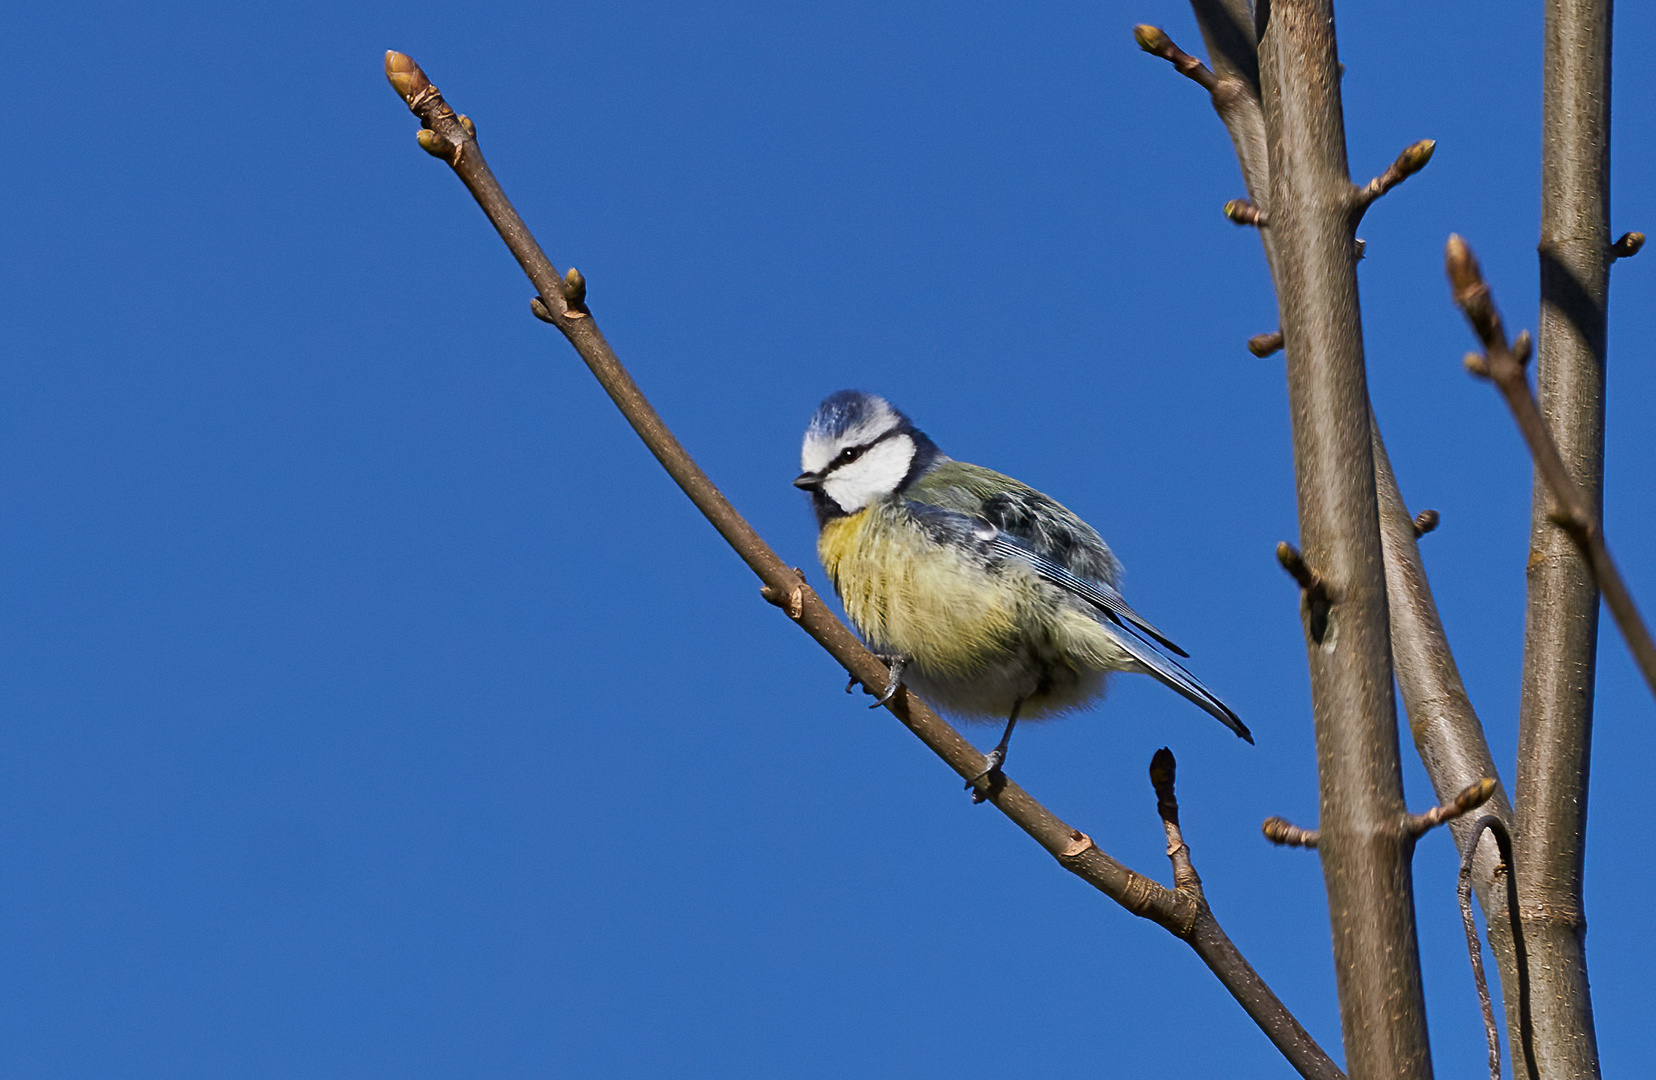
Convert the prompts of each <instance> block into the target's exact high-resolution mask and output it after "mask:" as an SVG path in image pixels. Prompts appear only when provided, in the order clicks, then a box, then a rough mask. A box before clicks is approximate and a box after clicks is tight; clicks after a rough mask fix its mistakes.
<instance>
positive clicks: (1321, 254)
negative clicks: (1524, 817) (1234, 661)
mask: <svg viewBox="0 0 1656 1080" xmlns="http://www.w3.org/2000/svg"><path fill="white" fill-rule="evenodd" d="M1256 10H1257V16H1258V18H1259V25H1260V26H1261V31H1260V34H1259V77H1260V89H1261V100H1262V101H1263V103H1264V108H1265V130H1266V135H1267V138H1268V145H1269V151H1270V162H1271V166H1270V183H1271V194H1270V199H1269V202H1268V204H1267V205H1268V207H1269V210H1270V227H1269V229H1267V230H1265V231H1266V232H1267V233H1269V234H1270V235H1271V237H1272V238H1273V242H1274V244H1275V255H1274V258H1273V266H1272V270H1273V272H1274V273H1275V275H1276V287H1277V300H1278V304H1279V306H1280V308H1281V316H1282V321H1281V326H1282V332H1283V336H1284V338H1285V340H1286V341H1287V343H1288V349H1287V352H1288V358H1287V362H1286V364H1285V367H1286V371H1287V379H1288V399H1289V415H1290V416H1291V417H1292V420H1293V444H1294V476H1295V486H1296V495H1297V502H1298V509H1299V526H1300V542H1301V543H1302V544H1303V546H1304V550H1305V560H1306V561H1307V562H1308V563H1309V564H1310V565H1312V566H1314V567H1316V571H1317V575H1318V576H1319V577H1320V578H1321V579H1322V580H1324V581H1325V582H1327V592H1328V595H1329V597H1330V598H1331V600H1332V603H1331V604H1330V605H1329V610H1328V616H1327V625H1326V626H1323V627H1318V626H1317V625H1315V623H1314V622H1313V621H1312V620H1311V618H1310V616H1312V615H1314V614H1315V609H1314V608H1311V607H1309V606H1307V608H1306V610H1305V614H1306V615H1307V616H1308V618H1307V621H1306V661H1307V666H1308V668H1309V669H1310V676H1311V703H1312V721H1313V731H1314V732H1315V735H1316V743H1317V774H1318V775H1317V784H1318V796H1319V797H1318V803H1319V806H1318V828H1317V833H1318V842H1317V851H1318V854H1319V856H1320V858H1321V860H1322V866H1323V883H1324V886H1325V888H1326V889H1327V893H1328V912H1329V921H1330V924H1331V927H1332V931H1333V942H1334V970H1335V973H1336V979H1337V986H1338V989H1339V996H1340V1027H1341V1031H1342V1032H1343V1033H1344V1037H1345V1048H1346V1062H1347V1064H1348V1066H1349V1067H1350V1069H1351V1072H1352V1074H1353V1075H1354V1076H1359V1077H1364V1078H1368V1077H1381V1076H1384V1077H1388V1078H1391V1080H1425V1078H1426V1077H1429V1076H1430V1075H1431V1059H1430V1053H1429V1048H1428V1044H1427V1036H1426V1002H1425V993H1424V990H1423V989H1422V986H1421V979H1420V948H1419V939H1418V936H1417V934H1416V930H1415V912H1414V904H1413V900H1412V895H1411V894H1412V881H1413V868H1412V866H1411V865H1410V854H1411V849H1412V847H1413V844H1412V842H1411V841H1410V840H1409V839H1408V837H1406V836H1405V835H1403V832H1402V830H1401V828H1400V827H1399V823H1400V822H1401V821H1402V820H1403V817H1404V815H1405V814H1406V813H1407V810H1406V807H1405V804H1404V801H1403V785H1402V760H1401V749H1400V747H1399V744H1398V738H1397V707H1396V700H1395V698H1394V697H1393V692H1392V686H1393V670H1392V663H1391V640H1390V623H1389V618H1388V614H1387V596H1386V581H1385V568H1384V558H1383V554H1382V542H1381V539H1380V521H1379V511H1378V508H1377V502H1376V490H1375V473H1374V456H1373V450H1372V447H1371V437H1370V427H1371V424H1370V421H1369V399H1368V376H1367V371H1366V365H1365V360H1364V355H1363V333H1362V320H1361V314H1360V312H1361V298H1360V296H1359V293H1358V288H1357V259H1356V253H1355V251H1354V250H1353V248H1354V245H1353V243H1352V241H1353V239H1354V237H1353V232H1352V229H1353V224H1354V222H1353V215H1352V213H1351V212H1350V199H1351V192H1352V183H1351V171H1350V168H1349V165H1348V161H1347V157H1346V144H1345V127H1344V121H1343V116H1342V106H1341V101H1340V77H1339V60H1338V57H1337V49H1336V47H1335V41H1334V9H1333V3H1332V0H1272V2H1271V3H1270V4H1269V5H1264V4H1261V5H1258V6H1257V9H1256ZM1304 595H1305V596H1306V597H1307V598H1309V596H1310V594H1309V592H1307V593H1306V594H1304ZM1319 631H1320V633H1319ZM1376 882H1386V883H1387V888H1385V889H1381V890H1377V889H1375V888H1374V884H1375V883H1376Z"/></svg>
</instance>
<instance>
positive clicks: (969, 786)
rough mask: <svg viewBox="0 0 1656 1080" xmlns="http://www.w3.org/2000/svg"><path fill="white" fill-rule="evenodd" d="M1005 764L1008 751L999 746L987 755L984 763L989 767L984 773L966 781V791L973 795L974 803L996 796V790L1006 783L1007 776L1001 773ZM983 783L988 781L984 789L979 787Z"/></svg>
mask: <svg viewBox="0 0 1656 1080" xmlns="http://www.w3.org/2000/svg"><path fill="white" fill-rule="evenodd" d="M1005 762H1006V751H1005V750H1003V749H1001V748H1000V747H998V746H997V747H995V748H994V749H993V750H991V751H989V753H988V754H987V755H985V757H984V763H985V765H986V766H987V767H986V768H985V769H984V770H983V771H982V772H980V773H978V774H977V775H976V776H974V777H972V778H971V779H970V780H968V781H966V790H967V791H970V792H971V793H972V801H973V802H974V803H980V802H983V801H984V800H985V799H987V798H988V797H989V796H990V795H992V794H994V793H995V791H996V789H998V788H999V787H1000V786H1001V785H1002V784H1005V783H1006V774H1005V773H1003V772H1001V766H1002V765H1003V764H1005ZM983 781H986V783H984V784H983V786H982V787H978V784H979V782H983Z"/></svg>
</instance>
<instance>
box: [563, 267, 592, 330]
mask: <svg viewBox="0 0 1656 1080" xmlns="http://www.w3.org/2000/svg"><path fill="white" fill-rule="evenodd" d="M586 292H587V285H586V278H584V277H582V276H581V272H580V271H579V270H577V269H575V268H574V267H573V266H571V267H570V268H569V270H568V272H566V273H565V274H564V279H563V293H564V303H565V304H567V305H568V307H569V310H568V311H566V312H565V313H564V314H565V315H566V316H567V317H568V318H571V319H584V318H586V317H587V316H588V315H589V314H591V312H589V311H588V310H587V306H586Z"/></svg>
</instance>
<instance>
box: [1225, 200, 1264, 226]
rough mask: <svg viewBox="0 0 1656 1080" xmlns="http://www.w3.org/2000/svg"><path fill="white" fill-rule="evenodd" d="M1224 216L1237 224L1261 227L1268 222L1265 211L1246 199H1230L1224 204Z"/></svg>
mask: <svg viewBox="0 0 1656 1080" xmlns="http://www.w3.org/2000/svg"><path fill="white" fill-rule="evenodd" d="M1225 216H1226V217H1228V218H1230V219H1231V220H1232V221H1233V222H1235V223H1236V224H1238V225H1252V226H1254V227H1256V228H1260V229H1263V228H1264V227H1265V226H1266V225H1268V224H1269V221H1268V220H1267V219H1266V216H1265V211H1263V210H1261V209H1260V208H1259V207H1257V206H1255V205H1254V204H1253V203H1251V202H1249V201H1248V200H1247V199H1232V200H1231V201H1230V202H1228V203H1226V204H1225Z"/></svg>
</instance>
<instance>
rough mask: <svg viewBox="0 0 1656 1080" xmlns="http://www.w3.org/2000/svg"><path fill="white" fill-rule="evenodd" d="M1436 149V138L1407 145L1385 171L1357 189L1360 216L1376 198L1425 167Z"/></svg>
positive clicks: (1355, 197)
mask: <svg viewBox="0 0 1656 1080" xmlns="http://www.w3.org/2000/svg"><path fill="white" fill-rule="evenodd" d="M1436 149H1437V140H1436V139H1421V140H1420V141H1419V142H1417V143H1413V144H1411V145H1410V146H1407V147H1405V148H1404V150H1403V152H1402V153H1401V154H1398V155H1397V160H1396V161H1394V162H1392V163H1391V164H1390V165H1388V166H1386V171H1385V172H1383V173H1381V174H1380V175H1379V176H1376V177H1375V178H1374V179H1373V180H1370V181H1369V182H1368V183H1367V184H1365V185H1363V186H1362V187H1360V188H1358V189H1357V193H1356V195H1355V196H1354V199H1353V205H1354V207H1355V209H1356V211H1357V214H1358V216H1359V217H1360V216H1362V214H1363V212H1364V211H1365V210H1367V209H1368V208H1369V207H1370V206H1372V205H1374V200H1376V199H1378V198H1379V197H1380V196H1382V195H1384V194H1385V193H1386V192H1388V191H1390V190H1391V189H1392V188H1394V187H1396V186H1397V185H1398V184H1401V183H1402V182H1403V181H1405V180H1407V179H1408V178H1409V177H1411V176H1413V175H1414V174H1415V173H1417V172H1419V171H1420V170H1421V169H1424V168H1425V167H1426V163H1427V162H1428V161H1431V160H1432V153H1433V151H1435V150H1436Z"/></svg>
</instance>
